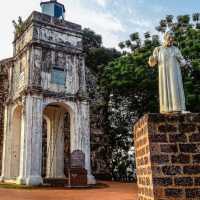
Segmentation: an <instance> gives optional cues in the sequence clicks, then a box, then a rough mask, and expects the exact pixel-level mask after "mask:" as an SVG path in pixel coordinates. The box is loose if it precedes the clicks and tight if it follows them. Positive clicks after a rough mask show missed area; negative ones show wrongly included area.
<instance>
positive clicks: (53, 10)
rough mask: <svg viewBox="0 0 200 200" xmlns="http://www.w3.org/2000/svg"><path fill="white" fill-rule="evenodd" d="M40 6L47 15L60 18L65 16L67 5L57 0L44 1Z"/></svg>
mask: <svg viewBox="0 0 200 200" xmlns="http://www.w3.org/2000/svg"><path fill="white" fill-rule="evenodd" d="M40 6H41V8H42V13H44V14H46V15H50V16H52V17H56V18H59V19H64V18H65V6H64V5H63V4H61V3H59V2H57V0H50V1H42V2H41V3H40Z"/></svg>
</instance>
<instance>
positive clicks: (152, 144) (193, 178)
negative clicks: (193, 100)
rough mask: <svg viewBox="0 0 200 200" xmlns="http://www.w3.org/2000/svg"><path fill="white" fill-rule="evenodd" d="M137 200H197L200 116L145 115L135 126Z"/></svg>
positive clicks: (199, 176) (199, 194) (199, 187)
mask: <svg viewBox="0 0 200 200" xmlns="http://www.w3.org/2000/svg"><path fill="white" fill-rule="evenodd" d="M134 142H135V151H136V167H137V178H138V188H139V191H138V192H139V193H138V200H168V199H176V200H186V199H200V114H193V113H189V114H177V115H176V114H175V115H163V114H148V115H145V116H144V117H143V118H141V119H140V120H139V121H138V122H137V123H136V124H135V126H134Z"/></svg>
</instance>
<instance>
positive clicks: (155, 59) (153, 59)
mask: <svg viewBox="0 0 200 200" xmlns="http://www.w3.org/2000/svg"><path fill="white" fill-rule="evenodd" d="M148 64H149V66H150V67H154V66H156V65H157V64H158V48H155V50H154V52H153V55H152V56H150V57H149V61H148Z"/></svg>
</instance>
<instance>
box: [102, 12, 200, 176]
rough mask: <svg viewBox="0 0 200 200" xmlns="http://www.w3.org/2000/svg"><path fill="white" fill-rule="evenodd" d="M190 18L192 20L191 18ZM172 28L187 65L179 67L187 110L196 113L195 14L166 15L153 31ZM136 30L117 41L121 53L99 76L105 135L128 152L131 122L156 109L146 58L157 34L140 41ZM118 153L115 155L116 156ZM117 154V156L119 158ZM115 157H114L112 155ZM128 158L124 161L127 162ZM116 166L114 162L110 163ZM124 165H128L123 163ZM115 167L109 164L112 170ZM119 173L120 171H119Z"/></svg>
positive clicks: (199, 35)
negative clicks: (104, 93)
mask: <svg viewBox="0 0 200 200" xmlns="http://www.w3.org/2000/svg"><path fill="white" fill-rule="evenodd" d="M191 19H193V21H191ZM169 29H172V30H173V31H174V33H175V39H176V43H175V45H177V46H178V47H179V48H180V49H181V51H182V54H183V56H184V57H185V58H186V60H187V61H188V62H189V63H191V66H187V67H184V68H182V74H183V81H184V89H185V95H186V106H187V110H189V111H191V112H200V106H199V105H200V30H199V14H197V13H196V14H194V15H193V17H190V16H189V15H182V16H178V17H177V18H175V17H174V16H172V15H167V16H166V18H165V19H162V20H161V21H160V23H159V26H157V27H156V30H157V31H159V32H160V33H164V32H165V31H166V30H169ZM141 41H142V39H141V38H140V37H139V34H138V33H133V34H131V35H130V39H129V40H126V41H125V42H121V43H120V44H119V47H120V48H121V49H122V50H123V52H124V54H123V55H122V56H121V57H120V58H117V59H115V60H114V61H113V62H110V63H109V64H108V65H107V66H106V67H105V68H104V73H103V74H102V77H101V85H102V87H105V88H107V89H109V91H110V113H109V114H110V115H109V116H110V117H109V119H110V121H109V123H108V124H109V126H110V127H109V128H108V130H109V134H110V137H111V138H112V141H114V142H113V143H112V146H113V152H118V151H117V150H118V149H121V152H124V151H125V152H128V149H129V147H130V146H131V145H133V144H132V143H131V142H130V141H131V139H132V126H133V122H134V121H135V120H136V119H137V118H139V117H140V116H142V115H143V114H144V113H148V112H158V111H159V110H158V109H159V102H158V101H159V99H158V69H156V68H155V69H152V68H150V67H149V66H148V64H147V61H148V58H149V56H150V55H151V54H152V52H153V49H154V48H155V47H156V46H159V45H161V42H160V39H159V36H158V35H152V36H151V35H150V33H149V32H148V31H147V32H146V33H145V35H144V40H143V42H142V43H141ZM117 156H118V157H117ZM120 156H121V157H120ZM116 157H117V158H116ZM120 159H121V160H124V156H122V155H120V154H119V153H118V154H116V153H113V160H118V161H119V160H120ZM128 162H129V161H128V160H127V163H128ZM112 164H113V165H117V163H116V162H114V163H112ZM126 166H128V164H127V165H126ZM115 168H116V166H113V169H115ZM119 173H120V172H119Z"/></svg>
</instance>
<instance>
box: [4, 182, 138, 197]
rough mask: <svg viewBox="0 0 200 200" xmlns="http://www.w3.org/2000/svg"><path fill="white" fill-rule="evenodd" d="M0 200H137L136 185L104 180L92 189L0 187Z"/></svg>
mask: <svg viewBox="0 0 200 200" xmlns="http://www.w3.org/2000/svg"><path fill="white" fill-rule="evenodd" d="M0 200H137V185H136V184H135V183H117V182H105V181H104V182H100V184H99V186H98V187H97V188H92V189H63V188H42V189H4V188H0Z"/></svg>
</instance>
